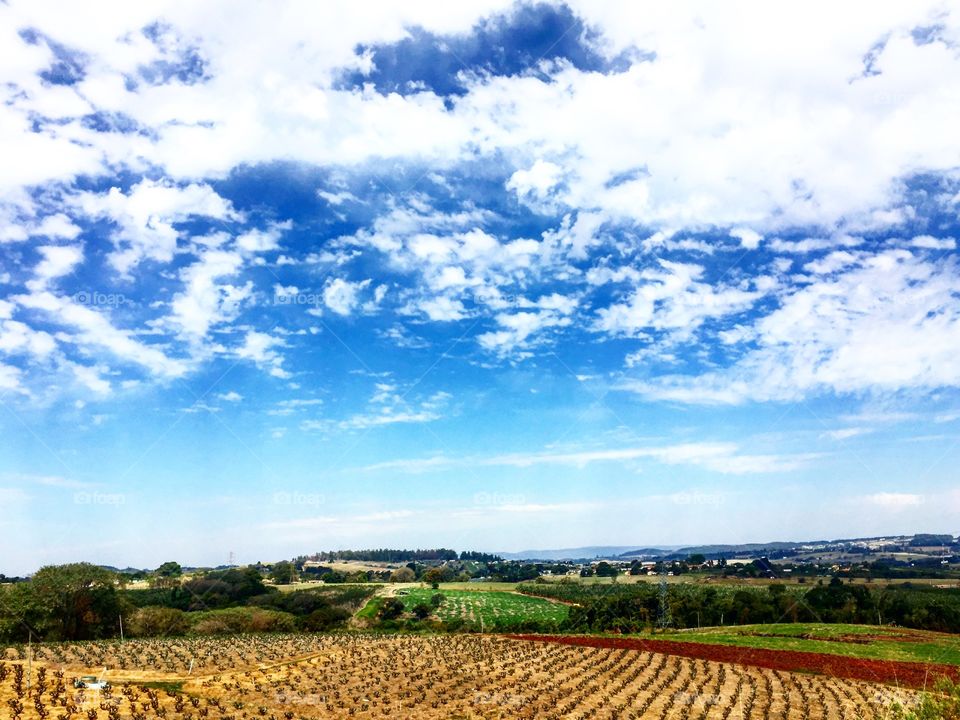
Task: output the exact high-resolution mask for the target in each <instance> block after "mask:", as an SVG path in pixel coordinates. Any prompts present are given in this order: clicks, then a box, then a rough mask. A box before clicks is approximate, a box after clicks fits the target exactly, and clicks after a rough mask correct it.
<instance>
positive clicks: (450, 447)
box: [0, 1, 960, 574]
mask: <svg viewBox="0 0 960 720" xmlns="http://www.w3.org/2000/svg"><path fill="white" fill-rule="evenodd" d="M448 5H449V4H430V3H424V4H403V5H402V6H396V5H393V4H384V5H377V6H376V7H375V8H372V7H370V6H366V5H360V4H357V3H353V4H342V5H341V4H335V3H330V4H322V5H319V6H317V5H316V4H314V3H293V2H291V3H284V4H282V5H281V6H279V9H277V8H276V7H273V6H272V7H270V8H267V7H265V6H262V5H257V4H250V5H247V4H243V3H241V4H239V5H237V4H236V3H230V4H229V5H227V4H217V3H213V4H205V5H203V6H197V7H193V8H191V7H189V6H182V5H174V4H166V3H155V4H150V3H143V4H135V6H133V7H131V6H130V4H128V3H127V4H124V3H120V4H117V5H116V6H113V7H111V8H110V9H107V8H106V7H104V8H103V9H101V10H98V11H97V12H96V13H90V12H89V10H88V9H84V8H80V7H77V6H73V5H71V4H64V5H62V6H59V7H57V6H49V5H48V6H43V7H40V6H37V5H36V4H33V3H24V2H16V1H13V2H10V3H7V4H3V5H0V44H2V46H3V47H4V48H5V50H4V53H3V54H2V57H0V76H2V78H3V83H2V85H0V87H2V89H0V93H2V94H3V100H4V102H3V104H2V106H0V157H3V158H4V160H3V162H2V163H0V404H2V408H0V423H2V425H0V433H2V434H0V437H2V443H0V572H5V573H7V574H12V573H23V572H29V571H31V570H33V569H35V568H36V567H37V566H39V565H41V564H44V563H51V562H65V561H71V560H80V559H87V560H92V561H96V562H101V563H109V564H114V565H120V566H126V565H134V566H151V567H153V566H156V565H158V564H159V563H160V562H162V561H165V560H168V559H171V558H175V559H177V560H179V561H180V562H183V563H185V564H217V563H222V562H226V561H227V560H228V558H229V557H230V556H231V553H233V556H234V557H235V558H236V559H237V560H239V561H240V562H252V561H255V560H264V561H269V560H275V559H278V558H282V557H289V556H292V555H295V554H300V553H305V552H311V551H315V550H320V549H333V548H346V547H354V548H356V547H370V546H402V547H413V546H421V547H422V546H452V547H456V548H459V549H467V548H475V549H483V550H505V551H514V550H520V549H526V548H536V547H541V548H546V547H571V546H578V545H588V544H589V545H596V544H616V545H630V544H636V545H637V546H645V545H654V544H679V543H706V542H724V543H726V542H750V541H764V540H783V539H811V538H822V537H844V536H847V537H849V536H862V535H876V534H891V533H910V532H921V531H922V532H951V533H956V532H958V529H957V527H956V520H957V518H958V517H960V491H958V490H957V482H956V467H957V466H958V462H957V460H958V450H957V440H958V438H960V426H958V424H960V393H958V385H960V361H958V357H960V274H958V267H957V260H956V239H955V238H956V236H957V234H958V232H960V230H958V212H960V170H958V169H960V141H958V140H957V137H956V133H955V130H954V129H953V125H954V123H953V122H952V121H951V119H952V118H955V117H956V116H957V110H958V107H960V17H958V15H957V13H956V11H955V10H952V9H951V8H950V6H949V4H947V3H936V2H931V3H911V4H909V5H903V4H899V3H879V4H878V3H869V4H868V3H850V4H847V5H845V6H844V7H843V8H840V9H838V8H836V7H831V6H830V5H828V4H826V3H822V4H814V5H812V6H811V5H809V4H807V5H804V6H802V7H801V6H797V7H796V8H786V7H783V6H778V7H772V6H770V5H769V4H764V3H729V4H724V5H722V6H721V5H715V4H710V3H704V4H691V5H688V6H685V7H684V8H683V9H679V8H676V7H671V8H662V9H661V8H652V7H644V6H639V5H636V4H634V3H623V4H618V3H609V4H606V3H605V4H603V5H602V7H598V6H596V4H592V3H586V2H583V3H578V2H574V3H570V4H550V3H540V4H533V3H521V4H511V3H506V2H489V3H470V4H469V7H467V6H463V7H449V6H448Z"/></svg>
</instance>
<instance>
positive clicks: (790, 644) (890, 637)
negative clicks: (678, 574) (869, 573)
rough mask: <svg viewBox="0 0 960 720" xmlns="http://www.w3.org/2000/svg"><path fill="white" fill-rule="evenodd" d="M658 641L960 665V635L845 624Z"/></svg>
mask: <svg viewBox="0 0 960 720" xmlns="http://www.w3.org/2000/svg"><path fill="white" fill-rule="evenodd" d="M656 637H657V638H658V639H662V640H672V641H676V642H703V643H715V644H718V645H735V646H741V647H752V648H762V649H767V650H796V651H800V652H817V653H827V654H830V655H844V656H847V657H856V658H866V659H870V660H897V661H904V662H927V663H945V664H948V665H960V636H956V635H947V634H945V633H934V632H926V631H922V630H910V629H907V628H891V627H883V626H874V625H847V624H829V625H827V624H819V623H795V624H771V625H742V626H738V627H722V628H704V629H702V630H683V631H680V632H676V633H658V634H657V635H656Z"/></svg>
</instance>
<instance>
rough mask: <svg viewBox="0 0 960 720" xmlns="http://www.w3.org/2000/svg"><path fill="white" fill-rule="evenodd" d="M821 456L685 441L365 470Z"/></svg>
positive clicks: (721, 466) (756, 466)
mask: <svg viewBox="0 0 960 720" xmlns="http://www.w3.org/2000/svg"><path fill="white" fill-rule="evenodd" d="M818 457H820V455H818V454H815V453H804V454H795V455H773V454H749V453H741V452H740V448H739V446H737V445H736V444H735V443H685V444H679V445H665V446H660V447H633V448H615V449H605V450H584V451H579V452H535V453H508V454H503V455H492V456H470V457H463V458H453V457H446V456H442V455H438V456H433V457H429V458H416V459H399V460H388V461H386V462H382V463H376V464H373V465H367V466H365V467H363V468H361V470H363V471H366V472H377V471H381V470H401V471H404V472H410V473H421V472H427V471H431V470H447V469H452V468H457V467H478V466H484V467H496V466H502V467H516V468H528V467H534V466H538V465H565V466H571V467H580V468H582V467H585V466H587V465H590V464H593V463H600V462H628V461H632V460H644V459H652V460H656V461H659V462H662V463H664V464H667V465H697V466H700V467H705V468H707V469H709V470H714V471H716V472H719V473H724V474H732V475H742V474H752V473H773V472H789V471H792V470H796V469H798V468H801V467H803V466H804V465H806V464H808V463H809V462H811V461H812V460H814V459H816V458H818Z"/></svg>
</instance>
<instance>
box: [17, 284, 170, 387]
mask: <svg viewBox="0 0 960 720" xmlns="http://www.w3.org/2000/svg"><path fill="white" fill-rule="evenodd" d="M13 299H14V301H16V302H17V303H19V304H20V305H22V306H23V307H26V308H30V309H32V310H38V311H41V312H44V313H46V314H47V316H48V318H49V319H50V320H52V321H54V322H56V323H58V324H60V325H62V326H65V327H66V328H68V329H69V330H70V331H72V334H70V335H69V336H67V337H66V338H65V340H66V341H68V342H72V343H75V344H77V345H79V346H81V347H84V348H88V349H102V350H106V351H107V352H109V353H111V354H112V355H113V356H115V357H116V358H118V359H120V360H123V361H126V362H129V363H133V364H136V365H140V366H142V367H143V368H145V369H147V370H149V371H150V372H151V373H152V374H154V375H156V376H157V377H159V378H174V377H180V376H181V375H183V374H184V373H186V372H187V369H188V366H187V364H186V363H185V362H184V361H182V360H177V359H174V358H171V357H168V356H167V355H166V354H165V353H164V352H163V351H162V350H160V349H159V348H157V347H154V346H152V345H147V344H145V343H142V342H140V341H139V340H137V339H136V338H135V337H134V336H133V334H132V333H130V332H129V331H127V330H122V329H119V328H117V327H114V326H113V324H111V322H110V320H109V319H108V318H107V316H106V315H103V314H101V313H100V312H98V311H96V310H93V309H91V308H89V307H85V306H83V305H79V304H77V303H76V302H74V301H72V300H70V299H68V298H63V297H59V296H57V295H54V294H52V293H50V292H48V291H42V292H36V293H33V294H31V295H17V296H15V297H14V298H13Z"/></svg>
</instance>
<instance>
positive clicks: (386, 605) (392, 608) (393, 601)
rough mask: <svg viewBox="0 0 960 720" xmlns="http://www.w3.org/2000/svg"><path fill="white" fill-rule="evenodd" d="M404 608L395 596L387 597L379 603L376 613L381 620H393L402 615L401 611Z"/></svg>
mask: <svg viewBox="0 0 960 720" xmlns="http://www.w3.org/2000/svg"><path fill="white" fill-rule="evenodd" d="M405 609H406V607H405V606H404V604H403V602H401V601H400V600H397V598H392V597H390V598H387V599H386V600H384V601H383V603H382V604H381V605H380V610H379V612H378V613H377V615H378V616H379V617H380V619H381V620H395V619H396V618H398V617H400V616H401V615H403V611H404V610H405Z"/></svg>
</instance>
